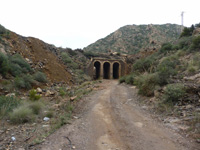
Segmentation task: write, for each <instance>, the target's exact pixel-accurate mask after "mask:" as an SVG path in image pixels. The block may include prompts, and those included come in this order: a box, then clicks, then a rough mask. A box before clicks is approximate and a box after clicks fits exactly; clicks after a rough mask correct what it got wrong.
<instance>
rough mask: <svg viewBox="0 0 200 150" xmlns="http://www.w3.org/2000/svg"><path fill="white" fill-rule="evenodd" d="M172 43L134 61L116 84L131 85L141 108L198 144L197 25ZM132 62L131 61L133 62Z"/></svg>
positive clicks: (199, 39) (199, 43)
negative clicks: (139, 96)
mask: <svg viewBox="0 0 200 150" xmlns="http://www.w3.org/2000/svg"><path fill="white" fill-rule="evenodd" d="M181 35H182V36H181V38H180V39H178V40H177V41H176V42H173V44H172V43H165V44H162V47H161V48H160V49H159V50H157V51H154V53H152V54H149V55H148V56H144V57H138V58H134V59H135V61H133V62H132V68H131V70H132V72H131V73H130V75H127V76H124V77H122V78H121V79H120V82H125V83H127V84H131V85H134V86H136V87H137V88H138V93H139V94H140V95H144V96H146V97H150V98H149V99H148V98H147V99H146V100H145V101H144V102H142V103H143V104H147V105H150V106H151V110H152V111H153V113H157V114H159V115H160V114H162V117H160V118H162V119H161V120H163V122H164V123H166V124H169V123H172V124H173V125H171V126H172V127H173V128H174V129H176V130H178V131H180V132H182V133H183V132H186V133H187V136H190V137H192V138H194V139H196V141H197V142H198V143H200V86H199V84H200V59H199V57H200V53H199V52H200V24H196V25H195V26H192V27H190V28H184V30H183V32H182V34H181ZM134 59H133V60H134Z"/></svg>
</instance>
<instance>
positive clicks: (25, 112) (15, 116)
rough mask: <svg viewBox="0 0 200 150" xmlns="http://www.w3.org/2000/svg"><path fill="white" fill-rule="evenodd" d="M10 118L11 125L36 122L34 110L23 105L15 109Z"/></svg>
mask: <svg viewBox="0 0 200 150" xmlns="http://www.w3.org/2000/svg"><path fill="white" fill-rule="evenodd" d="M9 118H10V121H11V123H13V124H20V123H27V122H32V121H34V120H35V115H34V113H33V111H32V109H30V108H28V107H26V106H25V105H22V106H20V107H18V108H15V109H14V110H13V112H11V113H10V114H9Z"/></svg>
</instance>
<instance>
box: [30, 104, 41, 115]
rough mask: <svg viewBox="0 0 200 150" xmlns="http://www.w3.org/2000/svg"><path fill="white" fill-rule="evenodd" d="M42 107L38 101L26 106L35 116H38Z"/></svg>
mask: <svg viewBox="0 0 200 150" xmlns="http://www.w3.org/2000/svg"><path fill="white" fill-rule="evenodd" d="M43 107H44V104H43V103H42V102H39V101H36V102H30V104H28V108H30V109H31V110H32V111H33V113H34V114H35V115H39V114H40V112H41V110H42V108H43Z"/></svg>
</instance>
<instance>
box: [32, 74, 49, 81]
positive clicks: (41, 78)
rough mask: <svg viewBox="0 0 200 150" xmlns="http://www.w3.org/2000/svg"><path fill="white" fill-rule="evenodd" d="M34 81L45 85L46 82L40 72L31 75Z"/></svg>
mask: <svg viewBox="0 0 200 150" xmlns="http://www.w3.org/2000/svg"><path fill="white" fill-rule="evenodd" d="M33 78H34V80H36V81H38V82H41V83H46V82H47V78H46V75H45V74H44V73H42V72H40V71H38V72H36V73H35V74H34V75H33Z"/></svg>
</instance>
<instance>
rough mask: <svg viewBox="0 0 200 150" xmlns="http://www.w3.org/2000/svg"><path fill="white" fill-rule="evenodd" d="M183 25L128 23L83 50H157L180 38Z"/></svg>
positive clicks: (122, 51)
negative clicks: (162, 45)
mask: <svg viewBox="0 0 200 150" xmlns="http://www.w3.org/2000/svg"><path fill="white" fill-rule="evenodd" d="M181 29H182V26H180V25H176V24H163V25H157V24H148V25H134V24H133V25H126V26H123V27H120V28H119V29H118V30H116V31H114V32H113V33H111V34H109V35H108V36H106V37H105V38H101V39H99V40H97V41H96V42H94V43H92V44H90V45H88V46H87V47H85V48H84V49H83V50H84V51H92V52H109V51H112V52H120V53H127V54H135V53H137V52H139V51H146V50H155V49H158V48H160V47H161V44H162V43H165V42H171V41H174V40H176V39H178V38H179V36H180V33H181V31H182V30H181Z"/></svg>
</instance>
